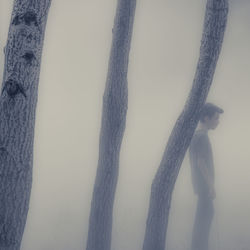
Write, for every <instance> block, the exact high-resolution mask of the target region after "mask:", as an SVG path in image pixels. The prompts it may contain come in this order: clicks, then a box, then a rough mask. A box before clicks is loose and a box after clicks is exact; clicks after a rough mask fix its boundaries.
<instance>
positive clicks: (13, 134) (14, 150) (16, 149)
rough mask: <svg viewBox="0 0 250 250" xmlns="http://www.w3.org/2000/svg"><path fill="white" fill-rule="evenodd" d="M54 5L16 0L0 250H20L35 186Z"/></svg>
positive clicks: (1, 125) (1, 150)
mask: <svg viewBox="0 0 250 250" xmlns="http://www.w3.org/2000/svg"><path fill="white" fill-rule="evenodd" d="M50 2H51V0H15V1H14V6H13V12H12V16H11V24H10V28H9V34H8V41H7V45H6V47H5V68H4V77H3V85H2V91H1V97H0V249H1V250H19V249H20V245H21V240H22V236H23V231H24V227H25V223H26V217H27V213H28V209H29V199H30V191H31V182H32V163H33V140H34V126H35V110H36V103H37V91H38V81H39V73H40V64H41V54H42V47H43V40H44V31H45V26H46V20H47V14H48V10H49V7H50Z"/></svg>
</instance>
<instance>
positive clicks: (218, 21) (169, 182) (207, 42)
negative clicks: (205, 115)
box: [143, 0, 228, 250]
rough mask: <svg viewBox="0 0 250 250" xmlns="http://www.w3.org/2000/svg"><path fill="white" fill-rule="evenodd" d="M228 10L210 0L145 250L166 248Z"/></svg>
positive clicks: (155, 189) (156, 187) (158, 182)
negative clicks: (175, 197) (180, 182)
mask: <svg viewBox="0 0 250 250" xmlns="http://www.w3.org/2000/svg"><path fill="white" fill-rule="evenodd" d="M227 13H228V1H227V0H208V1H207V5H206V13H205V20H204V27H203V35H202V40H201V48H200V57H199V61H198V65H197V70H196V74H195V77H194V82H193V85H192V88H191V91H190V94H189V96H188V99H187V101H186V104H185V106H184V109H183V111H182V113H181V114H180V116H179V118H178V119H177V121H176V123H175V126H174V128H173V131H172V133H171V135H170V138H169V140H168V143H167V146H166V149H165V152H164V154H163V158H162V160H161V163H160V166H159V168H158V171H157V173H156V175H155V178H154V180H153V183H152V187H151V197H150V206H149V211H148V218H147V223H146V231H145V238H144V244H143V250H152V249H154V250H164V249H165V241H166V233H167V225H168V216H169V210H170V204H171V196H172V192H173V189H174V185H175V181H176V178H177V176H178V173H179V169H180V167H181V164H182V161H183V158H184V156H185V153H186V150H187V148H188V146H189V143H190V141H191V138H192V136H193V133H194V131H195V128H196V126H197V124H198V121H199V114H200V111H201V108H202V106H203V104H204V103H205V100H206V98H207V95H208V91H209V88H210V86H211V83H212V80H213V75H214V72H215V68H216V64H217V60H218V57H219V54H220V50H221V46H222V42H223V37H224V31H225V27H226V21H227Z"/></svg>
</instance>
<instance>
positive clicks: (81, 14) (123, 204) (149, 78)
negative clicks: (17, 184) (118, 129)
mask: <svg viewBox="0 0 250 250" xmlns="http://www.w3.org/2000/svg"><path fill="white" fill-rule="evenodd" d="M205 3H206V1H205V0H188V1H185V0H167V1H166V0H155V1H152V0H138V2H137V9H136V16H135V25H134V33H133V38H132V46H131V52H130V64H129V75H128V87H129V104H128V113H127V124H126V130H125V134H124V139H123V144H122V150H121V156H120V173H119V180H118V186H117V192H116V199H115V206H114V221H113V240H112V250H139V249H141V246H142V241H143V236H144V229H145V223H146V217H147V209H148V203H149V195H150V187H151V182H152V180H153V177H154V175H155V173H156V170H157V168H158V166H159V164H160V160H161V157H162V154H163V151H164V148H165V145H166V143H167V139H168V137H169V135H170V132H171V129H172V127H173V125H174V123H175V121H176V119H177V117H178V115H179V114H180V112H181V110H182V108H183V105H184V103H185V100H186V97H187V96H188V92H189V89H190V88H191V85H192V81H193V77H194V73H195V69H196V63H197V61H198V56H199V47H200V39H201V34H202V26H203V17H204V11H205ZM230 4H231V6H230V11H229V17H228V26H227V30H226V33H225V39H224V44H223V47H222V52H221V55H220V58H219V62H218V66H217V69H216V72H215V77H214V81H213V84H212V87H211V90H210V93H209V96H208V101H210V102H213V103H215V104H216V105H218V106H220V107H221V108H223V109H224V111H225V112H224V114H223V115H222V116H221V120H220V124H219V126H218V128H217V129H216V130H215V131H210V132H209V136H210V140H211V143H212V146H213V152H214V161H215V175H216V191H217V198H216V200H215V219H214V222H213V225H212V232H211V240H212V241H213V243H212V244H213V246H214V248H213V250H219V249H220V250H224V249H225V250H239V249H240V247H242V249H246V250H247V249H249V246H250V240H249V232H250V220H249V211H250V197H249V195H248V193H249V192H248V191H249V188H250V184H249V183H250V181H249V180H250V170H249V162H250V149H249V140H250V131H249V127H250V116H249V106H250V98H249V93H250V84H249V78H250V75H249V69H250V62H249V58H250V15H249V13H250V2H249V1H248V0H232V1H230ZM11 8H12V1H10V0H1V1H0V11H1V14H0V51H1V53H0V65H1V71H0V72H1V79H2V71H3V56H4V55H3V47H4V46H5V44H6V39H7V31H8V26H9V22H10V13H11ZM115 8H116V1H115V0H105V1H100V0H72V1H68V0H53V1H52V6H51V9H50V13H49V18H48V22H47V30H46V37H45V43H44V53H43V58H42V68H41V75H40V83H39V99H38V106H37V116H36V128H35V148H34V174H33V187H32V194H31V202H30V210H29V215H28V221H27V226H26V230H25V234H24V238H23V244H22V250H82V249H84V247H85V244H86V238H87V230H88V216H89V209H90V201H91V196H92V188H93V183H94V178H95V173H96V167H97V160H98V143H99V129H100V124H101V109H102V95H103V91H104V86H105V79H106V73H107V67H108V58H109V51H110V46H111V38H112V36H111V35H112V32H111V30H112V26H113V19H114V15H115ZM195 202H196V197H195V196H194V194H193V191H192V185H191V179H190V166H189V160H188V157H186V158H185V159H184V162H183V165H182V168H181V171H180V174H179V177H178V180H177V183H176V188H175V191H174V194H173V200H172V206H171V213H170V221H169V227H168V242H167V246H168V247H169V248H168V250H184V249H185V250H186V249H187V250H189V248H188V246H189V244H190V240H191V229H192V223H193V216H194V212H195ZM244 247H245V248H244Z"/></svg>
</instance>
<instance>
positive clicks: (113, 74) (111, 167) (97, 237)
mask: <svg viewBox="0 0 250 250" xmlns="http://www.w3.org/2000/svg"><path fill="white" fill-rule="evenodd" d="M135 7H136V0H118V4H117V10H116V17H115V21H114V28H113V41H112V47H111V54H110V59H109V69H108V75H107V80H106V87H105V92H104V96H103V110H102V126H101V131H100V141H99V161H98V167H97V174H96V179H95V186H94V191H93V197H92V203H91V212H90V218H89V231H88V241H87V250H109V249H110V247H111V233H112V214H113V204H114V196H115V190H116V184H117V179H118V168H119V154H120V147H121V143H122V138H123V134H124V130H125V123H126V113H127V102H128V89H127V88H128V87H127V71H128V60H129V51H130V43H131V37H132V29H133V22H134V14H135Z"/></svg>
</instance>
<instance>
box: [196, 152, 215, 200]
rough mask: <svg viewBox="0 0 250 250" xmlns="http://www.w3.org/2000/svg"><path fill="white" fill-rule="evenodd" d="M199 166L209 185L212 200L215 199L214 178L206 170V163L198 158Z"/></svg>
mask: <svg viewBox="0 0 250 250" xmlns="http://www.w3.org/2000/svg"><path fill="white" fill-rule="evenodd" d="M197 166H198V168H199V170H200V172H201V174H202V176H203V177H204V180H205V182H206V183H207V185H208V189H209V195H210V196H211V198H212V199H214V198H215V189H214V181H213V178H212V176H211V175H210V174H209V172H208V169H207V168H206V162H205V160H204V159H203V158H202V157H198V159H197Z"/></svg>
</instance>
